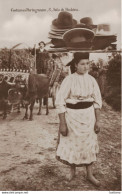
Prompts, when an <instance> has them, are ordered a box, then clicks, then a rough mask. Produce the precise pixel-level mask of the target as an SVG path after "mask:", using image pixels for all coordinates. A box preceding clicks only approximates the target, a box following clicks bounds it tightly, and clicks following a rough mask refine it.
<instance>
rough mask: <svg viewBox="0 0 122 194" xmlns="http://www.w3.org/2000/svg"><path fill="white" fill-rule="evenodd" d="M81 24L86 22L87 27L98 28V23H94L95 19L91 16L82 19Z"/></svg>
mask: <svg viewBox="0 0 122 194" xmlns="http://www.w3.org/2000/svg"><path fill="white" fill-rule="evenodd" d="M80 23H81V24H85V25H86V26H87V27H89V28H91V29H93V28H97V25H95V24H93V20H92V18H90V17H84V18H81V19H80Z"/></svg>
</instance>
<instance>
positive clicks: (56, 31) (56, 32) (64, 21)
mask: <svg viewBox="0 0 122 194" xmlns="http://www.w3.org/2000/svg"><path fill="white" fill-rule="evenodd" d="M76 24H77V21H76V20H75V19H73V17H72V14H71V13H69V12H65V11H62V12H60V13H59V15H58V18H57V19H54V20H53V21H52V25H51V30H50V32H49V34H48V38H50V39H51V43H52V44H54V47H55V48H56V47H57V48H58V47H64V46H65V42H64V41H63V34H64V33H65V32H66V31H68V30H69V29H72V28H73V27H74V26H75V25H76Z"/></svg>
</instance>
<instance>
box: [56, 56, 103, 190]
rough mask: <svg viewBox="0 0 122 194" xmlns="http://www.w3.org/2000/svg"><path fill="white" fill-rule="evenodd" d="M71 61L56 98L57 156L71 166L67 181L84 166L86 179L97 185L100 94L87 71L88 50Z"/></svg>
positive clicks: (98, 183)
mask: <svg viewBox="0 0 122 194" xmlns="http://www.w3.org/2000/svg"><path fill="white" fill-rule="evenodd" d="M73 61H74V64H75V72H74V73H73V74H71V75H69V76H67V77H66V78H65V79H64V80H63V82H62V84H61V87H60V90H59V92H58V94H57V98H56V107H57V111H58V114H59V120H60V125H59V139H58V140H59V141H58V147H57V154H56V158H57V159H58V160H59V161H61V162H63V163H65V164H67V165H69V166H70V173H69V177H68V179H69V180H71V179H72V178H73V177H74V176H75V171H76V167H80V166H83V165H85V166H86V170H87V179H88V180H90V181H91V182H92V183H93V184H95V185H96V186H99V185H100V182H99V181H98V180H97V179H96V178H95V177H94V176H93V172H92V163H93V162H94V161H96V154H97V153H98V152H99V146H98V141H97V133H98V132H99V131H100V124H99V119H100V109H101V106H102V101H101V94H100V90H99V87H98V84H97V82H96V80H95V79H94V78H93V77H92V76H90V75H89V74H88V70H89V53H80V52H77V53H75V54H74V60H73Z"/></svg>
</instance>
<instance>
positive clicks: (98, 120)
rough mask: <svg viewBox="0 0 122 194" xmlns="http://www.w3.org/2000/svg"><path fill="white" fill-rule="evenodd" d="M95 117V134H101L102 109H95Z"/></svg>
mask: <svg viewBox="0 0 122 194" xmlns="http://www.w3.org/2000/svg"><path fill="white" fill-rule="evenodd" d="M95 117H96V122H95V126H94V130H95V133H99V132H100V109H99V108H96V109H95Z"/></svg>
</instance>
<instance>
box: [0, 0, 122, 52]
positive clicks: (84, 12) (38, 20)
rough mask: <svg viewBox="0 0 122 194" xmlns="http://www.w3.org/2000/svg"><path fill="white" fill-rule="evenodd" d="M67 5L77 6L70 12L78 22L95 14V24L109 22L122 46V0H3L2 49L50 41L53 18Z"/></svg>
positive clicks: (0, 13)
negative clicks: (20, 44) (49, 33)
mask: <svg viewBox="0 0 122 194" xmlns="http://www.w3.org/2000/svg"><path fill="white" fill-rule="evenodd" d="M50 8H51V10H52V11H49V9H50ZM54 8H55V10H53V9H54ZM67 8H68V9H71V8H72V9H75V10H74V11H69V12H70V13H72V15H73V18H74V19H76V20H78V21H79V20H80V19H81V18H83V17H91V18H92V19H93V23H94V24H100V23H109V24H110V25H111V33H117V35H118V45H120V42H121V40H120V36H121V30H120V29H121V0H0V48H2V47H8V48H11V47H12V46H14V45H16V44H18V43H23V45H24V47H33V46H34V44H36V45H38V42H39V41H42V40H43V41H44V42H49V41H50V39H48V32H49V30H50V25H51V23H52V20H53V19H56V18H57V16H58V14H59V12H60V10H61V9H64V10H66V9H67ZM17 9H19V10H26V11H16V10H17ZM37 9H38V10H37Z"/></svg>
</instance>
